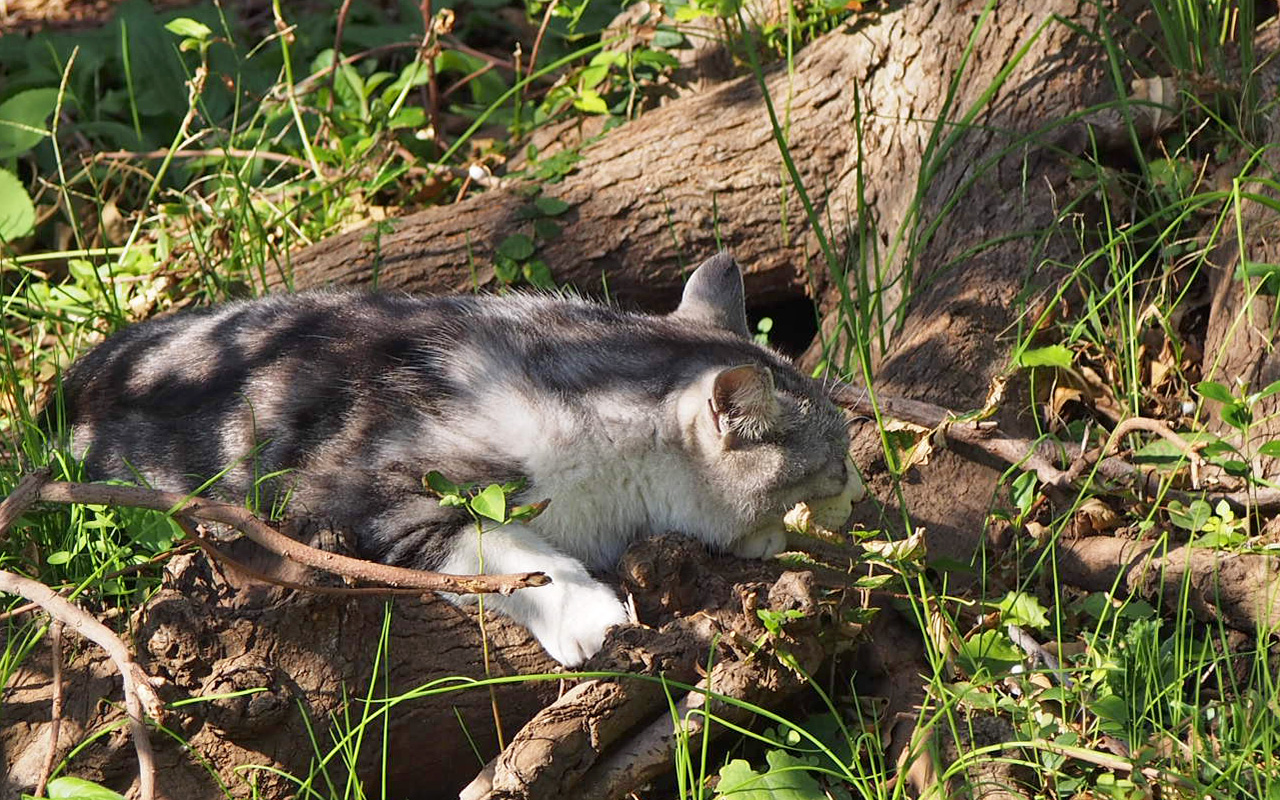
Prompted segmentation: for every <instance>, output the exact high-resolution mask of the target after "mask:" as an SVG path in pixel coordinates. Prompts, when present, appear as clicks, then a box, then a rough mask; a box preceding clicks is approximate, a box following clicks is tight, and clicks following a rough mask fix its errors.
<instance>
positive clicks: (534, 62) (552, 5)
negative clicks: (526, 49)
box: [520, 0, 560, 97]
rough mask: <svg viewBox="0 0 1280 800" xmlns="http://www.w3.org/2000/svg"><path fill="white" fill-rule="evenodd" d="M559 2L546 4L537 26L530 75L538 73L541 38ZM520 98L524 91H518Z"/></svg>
mask: <svg viewBox="0 0 1280 800" xmlns="http://www.w3.org/2000/svg"><path fill="white" fill-rule="evenodd" d="M559 2H560V0H551V2H550V3H548V4H547V10H546V11H545V12H544V13H543V14H542V24H541V25H539V26H538V35H537V36H535V37H534V38H533V52H531V53H530V54H529V66H528V71H529V73H530V74H533V73H534V72H537V71H538V51H539V50H541V49H542V37H543V36H544V35H546V33H547V25H549V24H551V14H552V13H553V12H554V11H555V10H556V4H558V3H559ZM520 96H521V97H523V96H524V89H521V90H520Z"/></svg>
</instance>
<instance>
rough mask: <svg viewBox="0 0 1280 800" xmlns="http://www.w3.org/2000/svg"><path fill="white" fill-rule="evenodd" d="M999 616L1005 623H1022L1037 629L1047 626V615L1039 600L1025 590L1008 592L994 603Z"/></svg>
mask: <svg viewBox="0 0 1280 800" xmlns="http://www.w3.org/2000/svg"><path fill="white" fill-rule="evenodd" d="M996 608H998V609H1000V618H1001V620H1003V621H1004V622H1005V623H1006V624H1013V625H1024V626H1027V627H1031V628H1036V629H1038V630H1044V629H1045V628H1047V627H1049V617H1048V614H1047V612H1046V611H1045V607H1044V606H1043V605H1041V604H1040V601H1039V600H1037V599H1036V598H1035V597H1033V596H1031V595H1029V594H1027V593H1026V592H1009V593H1008V594H1006V595H1005V596H1004V599H1003V600H1001V601H1000V602H999V603H996Z"/></svg>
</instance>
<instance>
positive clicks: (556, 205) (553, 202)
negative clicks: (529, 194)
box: [533, 195, 569, 217]
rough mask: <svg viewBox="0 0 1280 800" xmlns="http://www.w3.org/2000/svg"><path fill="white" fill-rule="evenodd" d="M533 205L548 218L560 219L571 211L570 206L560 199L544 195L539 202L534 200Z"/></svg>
mask: <svg viewBox="0 0 1280 800" xmlns="http://www.w3.org/2000/svg"><path fill="white" fill-rule="evenodd" d="M533 204H534V206H536V207H537V209H538V210H539V211H541V212H542V213H543V214H544V215H546V216H548V217H558V216H560V215H561V214H563V213H564V212H566V211H568V210H569V204H568V203H566V202H565V201H563V200H561V199H560V198H558V197H548V196H546V195H543V196H542V197H539V198H538V199H537V200H534V201H533Z"/></svg>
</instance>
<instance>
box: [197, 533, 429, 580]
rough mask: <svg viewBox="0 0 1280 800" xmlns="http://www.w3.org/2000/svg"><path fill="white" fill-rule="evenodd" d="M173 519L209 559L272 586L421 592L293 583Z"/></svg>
mask: <svg viewBox="0 0 1280 800" xmlns="http://www.w3.org/2000/svg"><path fill="white" fill-rule="evenodd" d="M174 521H175V522H177V523H178V527H180V528H182V532H183V533H185V534H186V535H187V538H188V539H190V540H191V541H192V542H193V543H195V545H196V546H197V547H199V548H200V550H201V551H202V552H203V553H204V554H205V556H207V557H208V558H209V560H210V561H213V562H216V563H219V564H225V565H226V566H228V567H231V569H233V570H235V571H236V572H239V573H241V574H243V575H245V576H246V577H248V578H251V579H253V580H255V581H259V582H261V583H267V584H271V585H272V586H280V587H283V588H285V589H293V590H295V591H299V592H311V593H312V594H339V595H352V594H355V595H360V594H380V595H387V594H407V595H420V594H422V590H421V589H397V588H394V587H390V586H316V585H315V584H309V583H295V582H294V581H287V580H285V579H283V578H277V577H275V576H274V575H268V574H267V573H265V572H262V571H261V570H257V569H254V568H253V567H251V566H249V565H248V564H245V563H244V562H243V561H238V560H237V559H234V558H232V557H231V556H229V555H227V554H226V553H225V552H223V551H222V550H220V549H218V547H217V546H216V545H214V544H213V543H212V542H210V541H209V540H208V539H207V538H205V537H204V536H203V535H202V534H201V533H200V532H199V531H198V530H196V529H195V528H194V527H193V526H192V525H191V523H189V522H188V521H187V520H185V519H181V518H175V519H174Z"/></svg>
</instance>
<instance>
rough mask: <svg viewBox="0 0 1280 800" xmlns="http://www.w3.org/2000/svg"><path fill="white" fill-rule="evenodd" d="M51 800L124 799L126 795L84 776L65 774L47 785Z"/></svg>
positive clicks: (46, 790) (47, 793)
mask: <svg viewBox="0 0 1280 800" xmlns="http://www.w3.org/2000/svg"><path fill="white" fill-rule="evenodd" d="M45 794H46V795H47V796H48V797H49V800H124V796H123V795H121V794H118V793H116V792H113V791H111V790H110V789H108V788H106V787H105V786H99V785H98V784H96V783H94V782H93V781H87V780H85V779H84V778H72V777H70V776H67V775H64V776H62V777H60V778H54V779H53V780H51V781H49V785H48V786H46V787H45Z"/></svg>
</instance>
